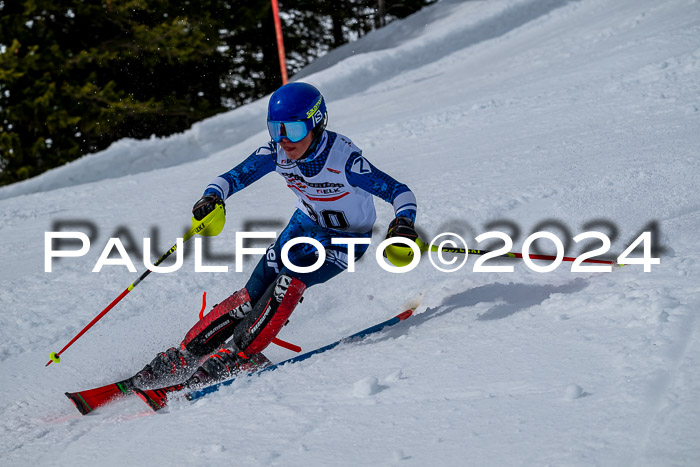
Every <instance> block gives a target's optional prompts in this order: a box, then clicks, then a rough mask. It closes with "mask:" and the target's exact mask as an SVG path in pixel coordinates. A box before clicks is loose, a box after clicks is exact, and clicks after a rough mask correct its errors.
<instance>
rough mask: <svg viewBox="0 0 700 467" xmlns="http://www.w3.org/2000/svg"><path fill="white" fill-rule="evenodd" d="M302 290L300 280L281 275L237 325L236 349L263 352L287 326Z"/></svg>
mask: <svg viewBox="0 0 700 467" xmlns="http://www.w3.org/2000/svg"><path fill="white" fill-rule="evenodd" d="M305 290H306V285H304V283H303V282H301V281H300V280H299V279H296V278H293V277H290V276H287V275H286V274H282V275H280V276H279V277H278V278H277V280H276V281H275V282H274V283H273V284H270V286H269V287H268V288H267V290H266V291H265V294H264V295H263V296H262V298H260V300H259V301H258V303H257V304H256V305H255V307H254V308H253V311H251V312H250V313H248V314H247V315H246V317H245V318H243V321H241V322H240V324H238V325H237V326H236V330H235V332H234V334H233V340H234V342H235V344H236V346H237V347H238V348H239V349H241V350H242V351H243V352H245V354H246V355H253V354H257V353H260V352H262V351H263V350H264V349H265V347H267V346H268V345H269V344H270V342H272V339H273V338H274V337H275V336H277V333H279V332H280V330H281V329H282V326H284V325H285V324H286V323H287V320H288V319H289V316H290V315H291V314H292V311H294V308H295V307H296V306H297V304H298V303H299V301H300V300H301V296H302V294H303V293H304V291H305Z"/></svg>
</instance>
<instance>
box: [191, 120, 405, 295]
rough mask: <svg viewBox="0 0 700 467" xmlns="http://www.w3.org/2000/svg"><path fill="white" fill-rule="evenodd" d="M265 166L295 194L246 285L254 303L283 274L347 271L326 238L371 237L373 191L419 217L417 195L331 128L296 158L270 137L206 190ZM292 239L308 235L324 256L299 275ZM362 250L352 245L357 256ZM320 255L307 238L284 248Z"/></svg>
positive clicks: (311, 279) (302, 257)
mask: <svg viewBox="0 0 700 467" xmlns="http://www.w3.org/2000/svg"><path fill="white" fill-rule="evenodd" d="M270 172H277V173H278V174H280V175H281V176H282V177H283V178H284V179H285V181H286V182H287V186H288V187H289V188H290V189H291V190H292V191H293V192H294V194H295V195H296V196H297V210H296V211H295V212H294V214H293V215H292V218H291V219H290V221H289V223H288V224H287V226H286V227H285V228H284V230H283V231H282V233H280V235H279V236H278V237H277V240H276V241H275V243H274V244H273V245H271V246H270V247H269V248H268V250H267V254H266V255H265V257H263V258H261V260H260V262H259V263H258V265H257V266H256V268H255V270H254V272H253V274H252V276H251V277H250V279H249V280H248V283H247V284H246V289H248V293H249V294H250V297H251V300H252V301H253V303H255V302H256V301H257V300H258V298H259V297H260V296H261V295H262V294H263V293H264V291H265V289H266V288H267V286H268V285H269V284H271V283H272V282H273V281H274V280H275V278H276V277H277V276H278V275H279V274H280V273H285V274H288V275H290V276H292V277H296V278H298V279H299V280H301V281H302V282H303V283H304V284H306V286H307V287H311V286H312V285H315V284H319V283H322V282H326V281H327V280H329V279H330V278H332V277H334V276H335V275H337V274H339V273H340V272H342V271H343V270H345V269H347V262H348V249H347V246H346V245H342V244H340V245H335V244H331V239H332V238H370V237H371V236H372V226H373V225H374V222H375V220H376V212H375V209H374V200H373V198H372V195H374V196H377V197H379V198H382V199H383V200H385V201H386V202H388V203H391V204H392V205H393V207H394V213H395V215H396V216H397V217H398V216H403V217H408V218H410V219H411V220H415V217H416V209H417V205H416V198H415V196H414V195H413V193H412V192H411V190H410V189H409V188H408V187H407V186H406V185H404V184H402V183H399V182H397V181H396V180H394V179H393V178H392V177H390V176H389V175H387V174H385V173H384V172H382V171H381V170H379V169H377V168H376V167H374V166H373V165H372V164H371V163H370V162H369V161H368V160H367V159H366V158H365V157H364V156H363V155H362V151H361V150H360V149H359V148H358V147H357V146H355V144H353V142H352V141H351V140H350V139H349V138H347V137H345V136H343V135H340V134H337V133H334V132H331V131H324V133H323V135H322V136H321V139H320V141H319V142H318V144H317V145H316V148H315V150H314V151H313V152H312V153H311V154H310V155H309V156H308V157H306V158H305V159H303V160H298V161H293V160H290V159H289V158H288V156H287V155H286V153H285V152H284V150H283V149H282V147H281V146H279V145H278V144H276V143H274V142H270V143H268V145H266V146H263V147H260V148H259V149H258V150H257V151H255V152H254V153H253V154H251V155H250V156H249V157H248V158H247V159H246V160H244V161H243V162H241V163H240V164H238V165H237V166H236V167H234V168H233V169H231V170H230V171H228V172H226V173H224V174H222V175H220V176H218V177H217V178H215V179H214V180H213V181H212V182H211V183H210V184H209V185H208V186H207V188H206V190H205V191H204V194H205V195H209V194H215V195H217V196H219V197H221V198H222V199H227V198H228V197H229V196H231V195H233V194H234V193H236V192H238V191H240V190H242V189H243V188H245V187H247V186H249V185H251V184H253V183H254V182H255V181H257V180H259V179H260V178H262V177H263V176H264V175H266V174H268V173H270ZM297 237H310V238H313V239H315V240H317V241H319V242H320V243H321V244H322V245H323V246H324V248H325V249H326V260H325V262H324V263H323V265H322V266H321V267H320V268H319V269H317V270H316V271H314V272H311V273H297V272H293V271H290V270H289V269H287V268H285V267H284V266H283V265H282V262H281V259H280V258H281V250H282V246H283V245H284V244H285V243H286V242H287V241H288V240H290V239H292V238H297ZM367 248H368V246H367V245H356V246H355V259H359V258H360V257H361V256H362V255H363V254H364V252H365V251H366V250H367ZM317 257H318V252H317V251H316V249H315V248H314V247H313V246H311V245H309V244H306V243H302V244H298V245H295V246H294V247H293V248H291V249H290V251H289V260H290V261H291V262H292V263H294V264H295V265H297V266H308V265H311V264H314V263H315V262H316V259H317Z"/></svg>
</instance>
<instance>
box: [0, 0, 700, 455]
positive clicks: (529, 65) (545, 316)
mask: <svg viewBox="0 0 700 467" xmlns="http://www.w3.org/2000/svg"><path fill="white" fill-rule="evenodd" d="M304 80H307V81H309V82H311V83H313V84H314V85H316V86H318V87H319V88H320V89H321V91H322V92H324V94H325V95H326V97H327V100H328V109H329V114H330V123H329V129H331V130H335V131H338V132H340V133H343V134H345V135H347V136H349V137H350V138H352V139H353V140H354V141H355V142H356V143H357V144H358V145H359V146H360V147H361V148H362V149H363V150H364V155H365V156H366V157H367V158H368V159H369V160H370V161H372V162H373V163H375V164H376V165H377V166H379V167H380V168H382V169H384V170H385V171H386V172H388V173H389V174H391V175H393V176H394V177H395V178H397V179H398V180H400V181H402V182H404V183H406V184H408V185H409V186H410V187H411V188H412V189H413V191H414V192H415V193H416V195H417V197H418V200H419V214H418V221H417V225H418V226H419V229H420V231H421V232H422V233H423V235H424V236H425V237H426V239H430V238H432V237H433V236H435V235H437V234H439V233H442V232H445V231H453V232H456V233H460V234H461V235H463V236H464V237H465V238H467V240H468V241H469V242H470V247H482V248H483V247H484V245H481V244H476V243H475V241H474V237H475V236H476V235H478V234H480V233H484V232H487V231H489V230H503V231H505V232H507V233H509V234H511V235H512V236H513V238H514V242H515V245H514V247H513V249H514V250H515V251H519V248H520V246H521V245H522V243H523V241H524V239H525V237H526V236H527V235H529V234H530V233H531V232H533V231H535V230H543V229H545V230H546V229H548V228H549V230H551V231H552V232H553V233H555V234H557V235H558V236H559V237H560V238H561V239H562V240H563V241H565V243H568V244H569V245H568V246H569V248H568V249H567V254H568V255H577V254H580V253H581V252H583V251H586V250H588V249H591V248H592V247H595V246H597V245H598V244H597V243H596V242H586V245H579V244H576V243H574V242H572V241H571V238H572V237H573V236H575V235H577V234H579V233H582V232H584V231H588V230H601V231H603V232H605V233H607V234H609V235H610V236H611V237H614V241H613V245H612V248H611V250H610V252H609V253H608V254H607V256H608V257H612V258H614V257H615V256H616V255H617V254H619V253H621V252H622V251H623V250H624V249H625V248H626V247H627V245H629V244H630V243H631V241H632V240H634V239H635V238H636V237H637V235H638V234H639V233H640V231H642V230H644V229H645V228H650V227H649V226H650V225H651V224H650V223H653V222H656V223H657V228H656V229H655V230H654V235H655V237H656V239H657V240H658V246H659V248H660V251H661V254H660V258H661V263H660V265H656V266H652V268H651V272H648V273H645V272H643V268H642V267H641V266H626V267H623V268H617V269H615V270H614V271H613V272H611V273H589V272H586V273H572V272H571V270H570V263H563V264H562V265H561V266H559V267H558V268H557V269H556V270H555V271H553V272H549V273H537V272H534V271H532V270H531V269H529V268H527V267H526V266H525V264H523V263H522V262H521V261H519V260H514V261H510V260H508V261H507V260H499V261H497V262H496V263H497V264H499V265H508V264H512V265H514V266H515V270H514V272H510V273H507V272H502V273H477V272H473V267H474V262H475V258H470V259H469V260H468V262H467V264H466V266H465V267H464V268H463V269H462V270H460V271H458V272H456V273H452V274H447V273H443V272H439V271H437V270H436V269H435V268H434V267H433V266H432V265H431V264H430V262H429V261H427V258H423V260H422V261H421V264H420V265H419V266H418V268H416V269H415V270H414V271H412V272H410V273H407V274H401V275H398V274H390V273H387V272H385V271H383V270H382V269H380V268H379V266H378V265H377V263H376V261H375V260H374V252H375V247H376V245H377V244H378V243H379V241H380V240H381V239H382V237H383V234H384V230H385V227H386V225H387V224H388V222H389V221H390V220H391V218H392V210H391V208H390V206H388V205H387V204H386V203H384V202H382V201H381V200H377V201H376V204H377V208H378V214H379V221H378V223H377V228H376V230H375V235H374V237H373V246H372V247H371V249H370V251H369V252H368V254H367V255H366V256H365V258H364V259H363V260H362V261H360V262H359V263H358V264H357V272H355V273H345V274H342V275H341V276H339V277H337V278H335V279H333V280H332V281H331V282H329V283H328V284H325V285H322V286H317V287H314V288H311V289H309V290H308V292H307V293H306V300H305V301H304V303H303V304H302V305H300V306H299V307H298V308H297V310H296V311H295V312H294V314H293V315H292V319H291V321H290V324H289V325H288V326H287V327H285V328H284V329H283V331H282V333H281V334H280V337H281V338H283V339H285V340H288V341H291V342H294V343H296V344H299V345H301V346H302V347H303V348H304V350H311V349H313V348H315V347H319V346H321V345H325V344H327V343H330V342H332V341H334V340H336V339H338V338H340V337H342V336H345V335H348V334H351V333H353V332H356V331H359V330H361V329H363V328H365V327H367V326H370V325H372V324H375V323H377V322H380V321H382V320H385V319H388V318H389V317H391V316H393V315H395V314H397V313H398V312H400V311H402V306H403V304H404V302H405V301H407V300H410V299H412V298H415V297H416V296H417V295H419V294H421V293H422V294H423V295H424V298H423V302H422V305H421V306H420V308H419V309H418V312H419V314H417V315H416V316H415V317H413V318H411V319H409V320H407V321H405V322H403V323H401V324H399V325H397V326H396V327H394V328H392V329H391V330H389V331H386V332H384V333H381V334H378V335H376V336H373V337H370V338H368V339H366V340H364V341H361V342H355V343H349V344H345V345H342V346H340V347H338V348H336V349H335V350H332V351H330V352H327V353H325V354H322V355H318V356H316V357H314V358H312V359H310V360H307V361H305V362H302V363H299V364H296V365H292V366H288V367H283V368H281V369H280V370H278V371H275V372H272V373H267V374H265V375H263V376H261V377H254V378H252V379H250V380H245V379H242V380H239V381H237V382H236V383H234V384H233V385H232V386H230V387H228V388H225V389H223V390H221V391H220V392H218V393H216V394H214V395H211V396H209V397H206V398H204V399H202V400H200V401H197V402H195V403H189V402H186V401H179V402H175V403H174V404H173V405H172V407H170V408H169V409H168V410H167V411H162V412H159V413H153V412H151V411H150V409H148V408H147V407H146V406H145V405H144V404H143V403H142V402H141V401H139V400H138V399H135V398H131V399H127V400H123V401H121V402H118V403H115V404H113V405H111V406H108V407H105V408H103V409H100V410H99V411H97V412H95V413H93V414H91V415H89V416H85V417H84V416H81V415H80V414H78V412H77V411H76V410H75V408H74V407H73V406H72V404H71V403H70V401H68V399H66V397H65V396H64V395H63V393H64V392H65V391H77V390H81V389H88V388H91V387H95V386H98V385H102V384H107V383H109V382H112V381H116V380H119V379H123V378H125V377H128V376H130V375H131V374H133V373H134V372H135V371H137V370H138V369H140V368H141V367H142V366H143V365H144V364H145V363H147V361H149V360H150V359H151V358H152V357H153V356H154V355H155V353H156V352H158V351H160V350H164V349H165V348H167V347H169V346H171V345H175V344H177V343H179V342H180V340H181V339H182V337H183V335H184V333H185V332H186V331H187V330H188V329H189V328H190V326H192V324H194V322H195V321H196V319H197V314H198V312H199V309H200V307H201V294H202V292H203V291H207V293H208V302H209V305H208V307H210V306H211V305H212V304H214V303H217V302H218V301H219V300H221V299H223V298H225V297H226V296H228V295H229V294H230V293H231V292H233V291H234V290H236V289H238V288H240V287H241V286H242V285H243V284H244V283H245V282H246V280H247V278H248V275H249V274H250V272H251V271H252V268H253V266H254V264H255V259H251V260H248V261H246V262H245V265H244V266H245V267H244V272H243V273H235V272H234V266H235V265H234V261H233V260H232V259H231V258H230V257H232V255H233V253H234V244H235V243H234V239H235V233H236V231H238V230H242V229H243V228H244V227H248V226H250V225H251V223H255V222H258V221H272V222H273V224H272V225H273V226H272V227H271V228H272V230H277V231H279V229H280V228H281V227H282V226H283V225H284V223H285V222H286V221H287V219H288V218H289V216H290V215H291V212H292V210H293V206H294V201H295V197H294V196H293V195H292V194H291V193H290V192H289V191H288V189H287V188H286V187H285V186H284V183H282V181H281V179H279V177H277V176H276V175H270V176H268V177H265V178H264V179H262V180H261V181H259V182H258V183H256V184H255V185H254V186H252V187H250V188H248V189H246V190H244V191H243V192H241V193H239V194H237V195H235V196H234V197H232V198H230V199H229V200H228V202H227V225H226V229H225V230H224V232H223V233H222V234H221V235H220V236H218V237H216V238H214V239H212V240H211V242H210V243H209V245H208V248H209V250H210V251H211V252H212V253H215V254H216V255H219V256H226V257H227V258H226V259H221V258H218V259H213V260H210V261H208V263H207V264H210V265H228V266H229V268H230V272H229V273H195V272H194V255H192V254H189V255H188V256H187V258H185V265H184V266H183V267H182V269H181V270H180V271H178V272H176V273H172V274H165V275H163V274H151V275H150V276H149V277H148V278H147V279H146V280H145V281H144V282H143V283H141V284H140V285H139V286H138V287H137V288H136V289H134V291H133V292H131V293H130V294H129V295H128V296H127V297H126V298H125V299H124V300H122V302H121V303H119V304H118V305H117V307H115V308H114V309H113V310H112V311H110V312H109V313H108V314H107V315H106V317H105V318H103V319H102V321H100V322H99V323H98V324H97V325H96V326H95V327H94V328H93V329H91V330H90V331H89V332H88V333H87V334H86V335H84V336H83V337H82V338H81V339H80V340H78V341H77V342H76V343H75V344H74V345H73V346H72V347H71V348H70V349H68V350H67V351H66V352H65V353H64V354H63V361H62V362H61V363H60V364H52V365H51V366H49V367H48V368H45V367H44V364H45V363H46V361H48V356H49V353H50V352H51V351H57V350H59V349H60V348H61V347H63V345H64V344H65V343H67V342H68V340H70V338H71V337H73V336H74V335H75V334H76V333H77V332H78V331H80V329H82V327H83V326H84V325H85V324H87V323H88V322H89V321H90V320H91V319H92V318H93V317H94V316H96V315H97V314H98V313H99V311H101V310H102V309H103V308H104V307H105V306H106V305H107V304H109V303H110V302H111V301H112V299H114V298H115V297H116V296H117V295H118V294H119V293H120V292H121V291H122V290H123V289H124V288H125V287H126V286H128V285H129V284H130V283H131V282H133V281H134V280H135V279H136V277H137V276H138V274H135V273H130V272H129V271H128V270H127V269H126V268H125V267H123V266H105V267H104V268H103V270H102V272H100V273H92V272H91V271H92V268H93V266H94V265H95V262H96V260H97V258H98V257H99V254H100V253H101V252H102V249H103V248H104V246H105V245H106V243H107V239H108V238H109V237H111V236H118V235H119V233H120V232H121V233H122V234H123V235H122V239H123V240H124V242H125V246H127V247H129V246H130V245H129V243H130V242H129V241H128V240H129V239H128V238H127V235H126V233H128V234H129V235H130V237H131V240H133V242H131V243H133V244H135V249H136V250H137V252H136V253H134V254H132V255H131V258H132V260H133V261H134V263H135V264H136V267H137V269H138V270H139V273H140V272H141V271H143V270H144V266H143V263H142V260H141V258H140V255H139V253H138V252H140V250H141V241H142V239H143V238H144V237H153V236H154V233H157V239H155V238H154V242H155V245H156V246H155V247H154V248H153V250H154V251H153V252H152V255H151V257H152V259H153V260H155V259H156V258H157V257H158V256H160V254H161V253H162V252H163V251H165V250H167V248H169V247H170V246H171V245H172V244H173V243H174V239H175V238H176V237H177V236H178V235H181V234H182V233H183V231H184V230H185V229H186V228H188V227H189V225H188V224H189V218H190V209H191V206H192V204H193V203H194V202H195V201H196V200H197V199H198V198H199V196H200V195H201V192H202V190H203V189H204V187H205V186H206V185H207V183H208V182H209V181H210V180H211V179H212V178H214V177H215V176H216V175H218V174H220V173H222V172H224V171H226V170H228V169H230V168H231V167H233V166H234V165H235V164H237V163H238V162H239V161H241V160H242V159H243V158H245V157H247V155H248V154H249V153H250V152H252V151H253V150H254V149H255V148H256V147H258V146H259V145H262V144H264V143H265V142H266V140H267V136H266V131H265V124H264V116H265V111H266V105H267V100H266V99H262V100H260V101H258V102H255V103H253V104H250V105H248V106H245V107H242V108H239V109H236V110H234V111H232V112H229V113H226V114H223V115H220V116H217V117H214V118H212V119H209V120H207V121H203V122H200V123H198V124H196V125H194V126H193V128H192V129H191V130H189V131H186V132H184V133H182V134H178V135H174V136H172V137H169V138H152V139H150V140H148V141H133V140H122V141H119V142H117V143H114V144H113V145H112V146H111V147H110V148H108V149H107V150H105V151H102V152H101V153H98V154H93V155H89V156H86V157H84V158H82V159H80V160H78V161H75V162H73V163H71V164H68V165H66V166H65V167H61V168H58V169H55V170H52V171H50V172H48V173H46V174H43V175H41V176H39V177H37V178H35V179H32V180H28V181H26V182H22V183H18V184H15V185H11V186H8V187H4V188H2V189H0V198H2V201H0V234H1V235H2V237H1V239H2V241H1V242H0V258H2V260H1V261H2V263H1V264H2V267H1V268H0V269H1V270H0V300H1V303H2V310H1V313H0V346H1V347H0V375H2V396H1V397H0V400H2V403H1V404H0V464H1V465H3V466H24V465H32V466H43V465H60V466H65V465H71V466H93V465H103V466H112V465H114V466H116V465H198V466H200V465H201V466H207V465H212V466H214V465H215V466H219V465H285V466H286V465H295V466H302V465H304V466H307V465H311V466H317V465H319V466H320V465H406V466H409V465H420V466H423V465H454V466H462V465H476V466H483V465H508V466H512V465H620V466H627V465H641V466H646V465H659V466H669V465H684V466H693V465H699V464H700V320H698V319H697V318H696V315H697V313H698V310H699V308H700V297H699V296H698V292H700V281H698V272H700V263H699V261H700V250H699V248H700V242H698V236H699V235H700V193H699V192H700V183H698V182H699V181H700V161H699V158H698V148H699V147H700V2H698V1H697V0H667V1H662V2H659V1H658V0H614V1H612V0H578V1H576V0H571V1H566V0H539V1H535V0H490V1H487V2H480V1H472V2H460V1H454V0H453V1H449V0H443V1H440V2H438V3H436V4H434V5H432V6H431V7H429V8H426V9H424V10H423V11H421V12H419V13H417V14H415V15H413V16H411V17H409V18H407V19H405V20H403V21H398V22H396V23H393V24H391V25H389V26H388V27H387V28H385V29H383V30H380V31H376V32H374V33H372V34H369V35H368V36H366V37H364V38H363V39H362V40H360V41H359V42H357V43H354V44H348V45H346V46H344V47H343V48H341V49H339V50H336V51H334V52H332V53H331V54H329V55H328V56H326V57H324V58H322V59H321V60H319V62H318V63H317V64H313V65H311V66H310V67H309V69H308V70H307V71H305V72H304ZM78 221H88V222H91V223H92V225H93V226H94V227H95V228H96V229H97V232H96V233H97V236H93V237H92V240H93V241H92V246H91V250H90V252H89V254H88V255H86V256H84V257H81V258H67V259H61V260H56V261H54V263H53V272H51V273H47V272H44V232H46V231H50V230H53V229H54V228H55V226H56V223H57V222H64V223H65V222H73V223H75V222H78ZM543 222H544V223H546V222H549V224H548V225H547V224H544V225H543V224H542V223H543ZM256 228H258V230H270V228H269V227H268V228H265V226H257V227H256ZM63 229H64V230H71V228H70V227H64V228H63ZM75 229H79V230H84V229H85V226H77V227H75ZM115 233H116V234H115ZM156 240H157V241H156ZM543 245H544V243H543ZM186 249H187V250H188V251H190V252H191V251H192V249H191V245H190V244H189V243H188V244H187V247H186ZM496 263H494V262H490V263H487V264H496ZM693 277H695V279H693ZM266 354H267V355H268V356H269V357H270V358H271V359H272V360H273V361H281V360H284V359H286V358H289V357H290V356H291V355H290V352H289V351H287V350H284V349H281V348H279V347H274V346H271V347H270V348H269V349H268V351H266Z"/></svg>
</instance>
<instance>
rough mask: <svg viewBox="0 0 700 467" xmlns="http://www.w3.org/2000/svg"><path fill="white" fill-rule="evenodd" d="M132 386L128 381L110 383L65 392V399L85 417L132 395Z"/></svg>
mask: <svg viewBox="0 0 700 467" xmlns="http://www.w3.org/2000/svg"><path fill="white" fill-rule="evenodd" d="M133 388H134V386H133V385H132V384H131V380H130V379H126V380H124V381H119V382H118V383H111V384H108V385H106V386H102V387H99V388H95V389H88V390H87V391H79V392H67V393H66V397H68V399H70V400H71V402H73V404H75V408H76V409H78V411H79V412H80V413H81V414H83V415H87V414H89V413H90V412H92V411H93V410H95V409H96V408H98V407H102V406H103V405H107V404H109V403H110V402H112V401H114V400H116V399H120V398H122V397H124V396H129V395H131V394H132V392H131V390H132V389H133Z"/></svg>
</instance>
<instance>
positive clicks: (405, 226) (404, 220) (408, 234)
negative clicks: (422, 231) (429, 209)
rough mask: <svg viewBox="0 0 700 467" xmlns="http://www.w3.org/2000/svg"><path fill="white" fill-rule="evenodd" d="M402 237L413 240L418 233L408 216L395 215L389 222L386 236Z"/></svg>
mask: <svg viewBox="0 0 700 467" xmlns="http://www.w3.org/2000/svg"><path fill="white" fill-rule="evenodd" d="M391 237H404V238H407V239H409V240H413V241H414V242H415V241H416V239H417V238H418V233H417V232H416V231H415V229H414V228H413V221H412V220H411V219H409V218H408V217H397V218H395V219H394V220H393V221H391V223H390V224H389V230H387V232H386V238H391Z"/></svg>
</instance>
